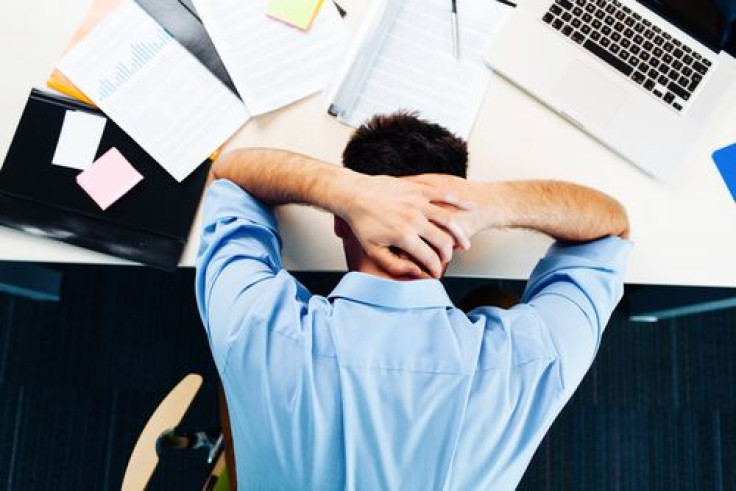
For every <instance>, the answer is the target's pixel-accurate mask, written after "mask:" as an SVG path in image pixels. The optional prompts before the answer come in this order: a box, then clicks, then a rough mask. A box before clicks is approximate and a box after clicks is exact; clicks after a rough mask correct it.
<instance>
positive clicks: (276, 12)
mask: <svg viewBox="0 0 736 491" xmlns="http://www.w3.org/2000/svg"><path fill="white" fill-rule="evenodd" d="M323 1H324V0H269V1H268V5H267V6H266V14H267V15H268V16H269V17H272V18H274V19H277V20H280V21H282V22H286V23H287V24H290V25H292V26H295V27H298V28H299V29H305V30H306V29H307V28H309V25H310V24H311V23H312V21H313V20H314V18H315V17H316V16H317V12H319V9H320V7H322V2H323Z"/></svg>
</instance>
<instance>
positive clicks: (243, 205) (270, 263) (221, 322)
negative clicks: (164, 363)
mask: <svg viewBox="0 0 736 491" xmlns="http://www.w3.org/2000/svg"><path fill="white" fill-rule="evenodd" d="M196 268H197V275H196V295H197V305H198V307H199V312H200V315H201V317H202V322H203V323H204V326H205V330H206V331H207V336H208V338H209V342H210V346H211V349H212V353H213V356H214V358H215V362H216V363H217V364H218V366H220V367H223V366H224V364H225V361H226V359H227V355H228V353H229V350H230V347H231V345H232V344H233V342H234V340H236V339H237V338H238V335H239V332H240V330H242V329H243V327H244V326H245V325H246V324H247V322H246V319H247V318H248V316H249V315H251V314H252V313H253V311H255V310H257V309H255V308H254V307H255V306H256V305H257V304H258V302H259V301H261V303H262V301H263V300H264V296H266V295H268V296H269V297H270V296H274V295H276V296H278V295H279V293H280V292H279V291H275V290H278V289H279V288H280V289H285V288H289V287H293V286H294V285H289V282H290V280H293V278H292V277H291V276H290V275H288V274H287V273H286V271H284V270H283V265H282V261H281V238H280V236H279V231H278V223H277V221H276V217H275V215H274V213H273V210H272V209H271V208H270V207H268V206H266V205H264V204H263V203H261V202H260V201H258V200H257V199H255V198H254V197H253V196H251V195H250V194H248V193H247V192H245V191H244V190H243V189H241V188H240V187H239V186H237V185H236V184H235V183H233V182H231V181H228V180H224V179H223V180H218V181H215V182H214V183H212V185H211V186H210V188H209V189H208V191H207V193H206V196H205V199H204V210H203V228H202V239H201V244H200V248H199V251H198V253H197V260H196ZM277 278H280V280H281V281H274V280H276V279H277ZM293 281H295V280H293Z"/></svg>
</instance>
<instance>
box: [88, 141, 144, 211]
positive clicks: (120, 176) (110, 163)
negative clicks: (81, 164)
mask: <svg viewBox="0 0 736 491" xmlns="http://www.w3.org/2000/svg"><path fill="white" fill-rule="evenodd" d="M141 180H143V176H142V175H140V173H138V171H137V170H135V169H134V168H133V166H132V165H130V162H128V161H127V160H126V159H125V157H123V154H121V153H120V152H119V151H118V149H117V148H111V149H110V150H108V151H107V153H105V154H104V155H103V156H102V157H100V158H99V159H97V160H96V161H95V163H94V164H92V165H91V166H90V167H89V169H87V170H86V171H84V172H82V173H81V174H79V175H78V176H77V184H79V185H80V186H81V187H82V189H84V190H85V191H86V192H87V194H89V196H90V198H92V199H93V200H95V203H97V204H98V205H99V206H100V208H102V209H103V210H106V209H108V208H109V207H110V206H111V205H112V204H113V203H115V202H116V201H117V200H119V199H120V198H122V197H123V195H125V193H127V192H128V191H130V190H131V189H133V187H134V186H135V185H136V184H138V183H139V182H141Z"/></svg>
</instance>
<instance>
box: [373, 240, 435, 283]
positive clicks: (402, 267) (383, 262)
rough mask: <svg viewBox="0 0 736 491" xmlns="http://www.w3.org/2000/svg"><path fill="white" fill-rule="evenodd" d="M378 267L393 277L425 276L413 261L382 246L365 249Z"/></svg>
mask: <svg viewBox="0 0 736 491" xmlns="http://www.w3.org/2000/svg"><path fill="white" fill-rule="evenodd" d="M367 252H368V253H369V254H370V256H371V257H372V258H373V260H374V261H376V263H377V264H378V266H379V267H380V268H382V269H383V270H385V271H386V272H387V273H388V274H390V275H391V276H394V277H397V278H398V277H403V276H408V277H411V278H423V277H424V276H426V274H425V273H424V271H422V268H420V267H419V266H418V265H417V264H416V263H415V262H414V261H412V260H410V259H405V258H402V257H399V256H397V255H396V254H394V253H393V252H391V251H390V250H389V249H387V248H384V247H374V248H371V250H370V251H367Z"/></svg>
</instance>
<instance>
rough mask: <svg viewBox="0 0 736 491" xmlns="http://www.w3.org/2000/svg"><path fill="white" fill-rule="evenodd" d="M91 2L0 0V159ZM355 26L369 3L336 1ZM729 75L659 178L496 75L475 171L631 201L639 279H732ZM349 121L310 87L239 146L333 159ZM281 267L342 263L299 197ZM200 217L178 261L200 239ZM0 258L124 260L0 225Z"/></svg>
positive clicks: (473, 150) (459, 261)
mask: <svg viewBox="0 0 736 491" xmlns="http://www.w3.org/2000/svg"><path fill="white" fill-rule="evenodd" d="M90 4H91V0H65V1H64V2H59V1H56V0H34V1H31V2H18V1H15V2H6V5H3V15H2V16H0V56H1V57H0V66H2V67H3V69H2V71H3V76H2V82H1V83H2V90H1V91H0V114H2V118H1V119H0V157H2V158H3V159H4V156H5V154H6V152H7V149H8V146H9V145H10V141H11V139H12V136H13V133H14V130H15V126H16V124H17V122H18V120H19V118H20V115H21V112H22V110H23V107H24V104H25V101H26V98H27V95H28V92H29V91H30V89H31V87H33V86H42V85H43V83H44V81H45V79H46V77H47V75H48V74H49V73H50V71H51V69H52V67H53V66H54V63H55V61H56V60H58V58H59V57H60V55H61V52H62V48H63V46H64V45H65V44H66V41H67V39H68V38H69V37H70V36H71V34H72V32H73V31H74V30H75V27H76V26H77V24H78V23H79V22H80V21H81V19H82V16H83V14H84V12H85V11H86V9H87V8H88V7H89V5H90ZM341 4H342V5H343V6H344V7H345V8H346V9H347V10H348V12H349V15H348V18H347V22H348V26H349V28H350V29H351V30H354V29H355V28H356V26H357V25H358V24H359V22H360V20H361V19H362V17H363V14H364V12H365V10H366V9H367V7H368V4H369V2H367V1H362V0H342V2H341ZM733 108H736V84H735V85H734V87H733V88H732V90H731V91H730V92H729V93H728V94H727V95H726V96H725V97H724V99H723V104H722V106H721V109H720V111H719V112H718V113H717V114H716V115H715V116H714V118H713V120H712V123H711V124H710V127H709V128H708V130H707V136H706V137H705V138H704V139H703V141H698V142H695V144H694V146H693V149H692V153H691V162H690V163H689V164H688V165H687V166H685V167H684V168H683V169H682V171H681V172H679V173H678V174H677V175H676V176H675V177H674V178H673V179H672V180H671V181H669V182H667V183H665V184H663V183H659V182H656V181H654V180H652V179H651V178H649V177H647V176H645V175H644V174H642V173H641V172H639V171H638V170H637V169H635V168H634V167H633V166H631V165H630V164H628V163H626V162H624V161H622V160H621V159H620V158H618V157H617V156H615V155H614V154H612V153H611V152H609V151H608V150H606V149H604V148H603V147H602V146H601V145H599V144H598V143H596V142H595V141H593V140H592V139H591V138H589V137H588V136H586V135H584V134H582V133H581V132H579V131H578V130H577V129H575V128H574V127H573V126H571V125H570V124H568V123H566V122H565V121H563V120H562V119H560V118H559V117H558V116H556V115H554V114H553V113H552V112H550V111H548V110H547V109H545V108H544V107H543V106H541V105H540V104H539V103H537V102H536V101H534V100H532V99H530V98H529V97H528V96H526V95H525V94H523V93H522V92H520V91H519V90H518V89H516V88H515V87H513V86H512V85H510V84H509V83H508V82H506V81H504V80H502V79H500V78H496V79H494V80H493V82H492V83H491V85H490V87H489V90H488V93H487V97H486V99H485V103H484V106H483V109H482V111H481V115H480V117H479V118H478V120H477V122H476V124H475V128H474V130H473V134H472V136H471V139H470V155H471V164H470V178H471V179H477V180H505V179H526V178H550V179H565V180H569V181H574V182H578V183H582V184H586V185H589V186H593V187H596V188H598V189H601V190H603V191H605V192H608V193H610V194H611V195H613V196H615V197H617V198H618V199H619V200H621V201H622V202H623V203H624V204H625V205H626V206H627V208H628V210H629V213H630V217H631V221H632V227H633V238H634V241H635V242H636V248H635V250H634V253H633V256H632V258H631V263H630V268H629V274H628V277H627V281H628V282H631V283H644V284H679V285H701V286H731V287H735V286H736V203H734V202H733V200H732V199H731V197H730V196H729V194H728V192H727V191H726V188H725V185H724V184H723V182H722V181H721V178H720V176H719V175H718V173H717V171H716V168H715V166H714V164H713V163H712V161H711V160H710V153H711V152H712V151H713V150H715V149H717V148H720V147H723V146H725V145H727V144H729V143H733V142H736V116H735V113H734V110H733ZM350 133H351V129H350V128H347V127H345V126H343V125H341V124H339V123H338V122H337V121H335V120H334V119H333V118H331V117H329V116H328V115H327V114H325V112H324V102H323V101H322V99H321V97H320V96H314V97H311V98H309V99H306V100H304V101H301V102H299V103H297V104H294V105H293V106H291V107H288V108H286V109H283V110H281V111H278V112H277V113H274V114H270V115H266V116H263V117H259V118H257V119H254V120H251V121H250V122H248V123H247V124H246V125H245V127H244V128H243V129H242V130H241V131H240V132H239V133H238V135H236V137H235V138H234V139H233V141H232V143H231V147H234V146H273V147H281V148H286V149H289V150H294V151H297V152H302V153H306V154H309V155H312V156H314V157H318V158H321V159H325V160H327V161H330V162H335V163H338V162H340V154H341V151H342V148H343V146H344V145H345V143H346V141H347V139H348V138H349V136H350ZM280 218H281V226H282V232H283V236H284V241H285V248H284V256H285V263H286V266H287V267H288V268H290V269H293V270H343V269H344V268H345V263H344V260H343V257H342V250H341V247H339V243H338V241H337V239H336V238H334V237H333V236H332V227H331V224H332V221H331V217H330V216H328V215H327V214H325V213H321V212H318V211H315V210H310V209H306V208H303V207H286V208H285V209H283V210H282V211H281V212H280ZM198 224H199V220H197V222H196V223H195V226H194V229H193V233H192V237H191V239H190V242H189V247H188V248H187V250H186V252H185V254H184V257H183V260H182V264H183V265H191V264H192V263H193V259H194V253H195V251H196V245H197V243H198V239H197V230H198ZM548 243H549V240H548V239H546V238H545V237H542V236H540V235H536V234H532V233H528V232H503V231H495V232H488V233H483V234H481V235H479V236H478V237H477V238H476V239H475V240H474V243H473V249H472V251H470V252H468V253H464V254H459V255H458V256H457V258H456V259H455V261H454V263H453V265H452V267H451V269H450V272H449V274H450V275H453V276H476V277H494V278H513V279H526V278H527V277H528V274H529V272H530V271H531V269H532V267H533V266H534V265H535V264H536V261H537V260H538V259H539V257H540V255H541V254H542V253H543V251H544V250H545V248H546V246H547V245H548ZM0 260H12V261H48V262H69V263H100V264H126V263H125V262H124V261H121V260H118V259H115V258H112V257H109V256H105V255H102V254H97V253H93V252H90V251H86V250H84V249H80V248H77V247H74V246H70V245H66V244H62V243H58V242H54V241H51V240H47V239H41V238H36V237H32V236H29V235H25V234H23V233H20V232H16V231H13V230H9V229H6V228H0Z"/></svg>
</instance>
